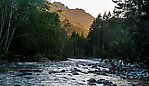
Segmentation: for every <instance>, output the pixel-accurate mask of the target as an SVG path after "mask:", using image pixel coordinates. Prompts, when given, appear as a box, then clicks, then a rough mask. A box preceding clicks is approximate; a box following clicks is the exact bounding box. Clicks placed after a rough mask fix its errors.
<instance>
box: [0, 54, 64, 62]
mask: <svg viewBox="0 0 149 86" xmlns="http://www.w3.org/2000/svg"><path fill="white" fill-rule="evenodd" d="M64 60H67V57H62V56H57V55H49V56H45V55H43V56H42V55H40V56H39V55H36V56H23V55H1V56H0V62H49V61H64Z"/></svg>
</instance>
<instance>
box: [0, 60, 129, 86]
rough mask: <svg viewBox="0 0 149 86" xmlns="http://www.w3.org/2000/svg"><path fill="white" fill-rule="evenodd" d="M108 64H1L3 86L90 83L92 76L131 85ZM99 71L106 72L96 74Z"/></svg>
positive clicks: (83, 85)
mask: <svg viewBox="0 0 149 86" xmlns="http://www.w3.org/2000/svg"><path fill="white" fill-rule="evenodd" d="M97 64H98V66H97ZM99 64H100V65H99ZM103 65H105V66H103ZM109 66H110V65H109V64H105V63H104V62H103V61H101V60H100V59H91V60H89V59H88V60H86V59H68V60H67V61H60V62H45V63H44V62H13V63H0V86H89V81H88V80H89V79H90V78H94V79H95V80H98V79H105V80H108V81H111V82H112V83H113V84H116V85H117V86H128V85H129V84H131V82H130V80H127V79H124V78H122V77H121V76H120V75H117V74H112V73H110V72H108V71H109ZM99 70H100V71H104V74H97V73H94V71H96V72H98V71H99ZM89 71H90V72H89ZM73 72H75V73H77V74H75V73H73ZM102 73H103V72H102ZM95 84H96V85H97V86H104V85H103V84H98V83H95Z"/></svg>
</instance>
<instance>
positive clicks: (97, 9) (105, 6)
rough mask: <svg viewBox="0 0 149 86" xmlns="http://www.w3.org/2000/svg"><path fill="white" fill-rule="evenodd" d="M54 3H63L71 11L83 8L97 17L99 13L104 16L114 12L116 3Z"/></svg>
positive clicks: (91, 0)
mask: <svg viewBox="0 0 149 86" xmlns="http://www.w3.org/2000/svg"><path fill="white" fill-rule="evenodd" d="M51 1H52V2H54V1H56V2H61V3H63V4H65V6H68V7H69V8H71V9H75V8H82V9H84V10H85V11H86V12H87V13H90V14H91V15H92V16H94V17H97V15H98V14H99V13H101V14H102V15H103V13H104V12H105V11H106V12H109V11H111V12H113V9H114V5H115V4H114V3H113V2H112V0H51Z"/></svg>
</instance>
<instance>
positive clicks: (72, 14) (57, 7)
mask: <svg viewBox="0 0 149 86" xmlns="http://www.w3.org/2000/svg"><path fill="white" fill-rule="evenodd" d="M50 12H56V13H57V14H58V15H59V16H60V20H61V21H64V20H66V19H67V20H68V21H69V23H70V24H71V25H70V28H72V30H71V31H70V32H73V31H75V32H77V33H79V34H81V33H82V32H83V34H84V36H85V37H87V35H88V33H89V28H90V25H91V24H92V22H93V21H94V20H95V18H94V17H93V16H92V15H90V14H89V13H87V12H85V10H83V9H81V8H76V9H69V8H68V7H67V6H65V5H64V4H62V3H60V2H53V3H51V5H50Z"/></svg>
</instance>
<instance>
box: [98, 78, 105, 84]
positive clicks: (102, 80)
mask: <svg viewBox="0 0 149 86" xmlns="http://www.w3.org/2000/svg"><path fill="white" fill-rule="evenodd" d="M105 82H106V81H105V79H98V80H97V83H98V84H104V83H105Z"/></svg>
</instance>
